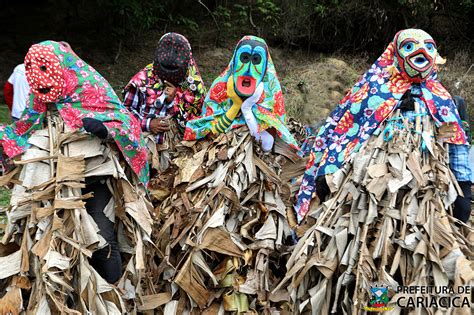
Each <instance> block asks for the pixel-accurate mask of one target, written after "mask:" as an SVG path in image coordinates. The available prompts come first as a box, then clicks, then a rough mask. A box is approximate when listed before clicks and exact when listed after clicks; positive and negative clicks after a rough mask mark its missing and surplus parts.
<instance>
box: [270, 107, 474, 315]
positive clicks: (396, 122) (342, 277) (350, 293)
mask: <svg viewBox="0 0 474 315" xmlns="http://www.w3.org/2000/svg"><path fill="white" fill-rule="evenodd" d="M392 119H393V120H391V121H390V122H389V123H386V125H385V126H383V127H382V129H381V130H384V131H385V130H386V131H387V133H385V132H380V133H379V134H378V135H374V136H372V137H371V138H370V139H369V140H368V141H367V143H366V144H365V145H364V147H362V148H361V150H360V151H359V152H358V153H356V154H355V155H354V156H353V157H352V158H351V160H350V161H349V162H348V163H346V164H345V166H344V167H343V169H341V170H339V171H338V172H337V173H335V174H333V175H332V176H330V177H327V181H328V185H329V187H330V189H331V191H332V193H331V194H330V196H329V199H328V200H327V201H326V202H324V203H323V204H322V205H319V206H318V205H316V202H315V204H314V205H313V206H312V208H311V209H310V212H309V214H308V216H307V222H306V224H305V225H304V226H302V227H300V230H303V231H304V232H303V233H302V236H301V238H300V239H299V241H298V243H297V245H296V247H295V249H294V250H293V253H292V255H291V257H290V258H289V260H288V262H287V269H288V272H287V274H286V276H285V279H284V280H283V281H282V282H281V283H280V284H279V285H278V287H277V289H281V288H288V289H289V291H290V295H291V303H292V305H293V306H294V308H295V312H296V313H312V314H329V313H331V312H332V313H335V314H360V313H364V312H366V311H365V310H364V306H367V305H368V303H369V301H370V299H371V296H372V294H371V291H370V286H371V284H375V283H377V284H384V285H387V286H388V287H389V290H390V296H392V294H395V293H396V290H397V286H427V285H435V286H445V285H447V286H455V287H457V286H458V285H466V284H469V282H471V281H472V279H473V275H474V274H473V270H472V257H473V252H472V241H473V233H472V228H470V227H467V226H464V227H463V228H464V229H466V230H467V231H468V232H467V233H464V234H463V233H461V232H460V228H459V226H456V225H455V224H454V221H457V220H456V219H454V218H453V217H451V216H450V215H449V213H450V211H451V207H452V206H451V204H452V202H453V201H454V200H455V199H456V196H457V194H458V191H459V188H458V186H457V182H456V180H455V178H454V176H453V174H452V172H451V170H450V169H449V167H448V154H447V151H446V148H445V147H443V145H441V144H440V143H439V142H437V141H436V139H437V138H440V137H442V135H440V134H439V133H440V132H443V131H442V130H438V131H436V133H437V134H436V135H435V128H434V126H433V125H432V123H431V122H430V121H429V119H428V117H426V116H425V117H423V120H421V119H420V118H419V120H418V121H417V123H416V124H410V123H409V122H408V121H407V120H403V119H402V118H401V117H399V116H398V113H395V114H394V117H392ZM387 124H390V126H388V128H387V129H385V127H386V126H387ZM392 128H393V129H392ZM390 130H393V132H391V133H390V132H388V131H390ZM384 137H385V139H384ZM422 147H423V148H424V150H422ZM458 224H461V223H458ZM471 284H472V282H471ZM401 296H402V295H401V294H396V295H395V296H393V297H391V301H390V304H389V306H390V307H394V309H393V310H392V311H391V313H392V314H399V313H400V311H401V309H400V308H398V307H397V305H395V304H394V302H395V301H396V300H397V299H398V298H400V297H401ZM407 296H408V295H406V297H407ZM418 296H421V295H418ZM405 301H406V300H405ZM406 310H409V309H404V311H406ZM427 311H428V313H430V314H434V309H429V310H426V309H423V308H422V307H419V308H417V309H415V310H413V309H411V313H413V314H426V313H427ZM457 311H458V312H459V313H458V314H461V313H463V312H465V313H466V314H468V312H469V309H465V310H464V311H462V310H461V309H458V310H457ZM386 314H388V312H387V313H386ZM437 314H438V313H437Z"/></svg>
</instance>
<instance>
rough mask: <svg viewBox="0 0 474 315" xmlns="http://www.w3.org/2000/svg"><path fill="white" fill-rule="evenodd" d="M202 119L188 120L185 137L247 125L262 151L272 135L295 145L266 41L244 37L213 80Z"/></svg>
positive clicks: (220, 131)
mask: <svg viewBox="0 0 474 315" xmlns="http://www.w3.org/2000/svg"><path fill="white" fill-rule="evenodd" d="M202 116H203V117H202V118H200V119H196V120H193V121H190V122H188V124H187V126H186V131H185V135H184V139H185V140H194V139H201V138H203V137H205V136H206V135H208V134H209V133H213V134H218V133H223V132H226V131H227V130H229V129H233V128H237V127H240V126H243V125H245V124H246V125H247V126H248V128H249V130H250V133H251V134H252V136H254V137H255V138H256V139H257V140H258V141H261V142H262V147H263V149H264V150H265V151H269V150H271V149H272V147H273V143H274V138H273V137H274V135H272V134H271V133H270V132H269V129H271V128H273V129H275V131H276V135H278V136H279V137H280V138H282V139H283V140H284V141H285V142H286V143H288V144H290V145H292V146H294V147H297V143H296V141H295V139H294V138H293V136H292V135H291V133H290V132H289V131H288V128H287V127H286V125H285V105H284V100H283V94H282V91H281V87H280V82H279V81H278V78H277V75H276V71H275V67H274V65H273V61H272V59H271V57H270V54H269V51H268V46H267V44H266V43H265V41H264V40H263V39H261V38H258V37H255V36H245V37H243V38H242V39H241V40H240V41H239V43H238V44H237V47H236V48H235V50H234V55H233V56H232V59H231V61H230V63H229V65H228V66H227V68H226V69H225V70H224V72H223V73H222V74H221V75H220V76H219V77H218V78H217V79H215V80H214V82H213V84H212V86H211V89H210V91H209V93H208V95H207V97H206V100H205V106H204V108H203V112H202Z"/></svg>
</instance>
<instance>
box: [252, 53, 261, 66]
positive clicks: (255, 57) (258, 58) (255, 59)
mask: <svg viewBox="0 0 474 315" xmlns="http://www.w3.org/2000/svg"><path fill="white" fill-rule="evenodd" d="M261 61H262V56H260V55H259V54H253V55H252V63H253V64H254V65H258V64H259V63H260V62H261Z"/></svg>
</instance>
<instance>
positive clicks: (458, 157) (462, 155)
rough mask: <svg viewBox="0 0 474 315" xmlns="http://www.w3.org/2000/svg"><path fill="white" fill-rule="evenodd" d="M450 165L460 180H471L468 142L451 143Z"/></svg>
mask: <svg viewBox="0 0 474 315" xmlns="http://www.w3.org/2000/svg"><path fill="white" fill-rule="evenodd" d="M449 166H450V167H451V170H452V171H453V173H454V176H455V177H456V179H457V180H458V182H469V181H471V167H470V165H469V146H468V145H466V144H464V145H463V144H450V145H449Z"/></svg>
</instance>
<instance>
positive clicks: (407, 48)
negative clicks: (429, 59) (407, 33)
mask: <svg viewBox="0 0 474 315" xmlns="http://www.w3.org/2000/svg"><path fill="white" fill-rule="evenodd" d="M414 48H415V45H414V44H413V43H412V42H409V43H406V44H405V45H403V49H404V50H405V51H406V52H411V51H412V50H413V49H414Z"/></svg>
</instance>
